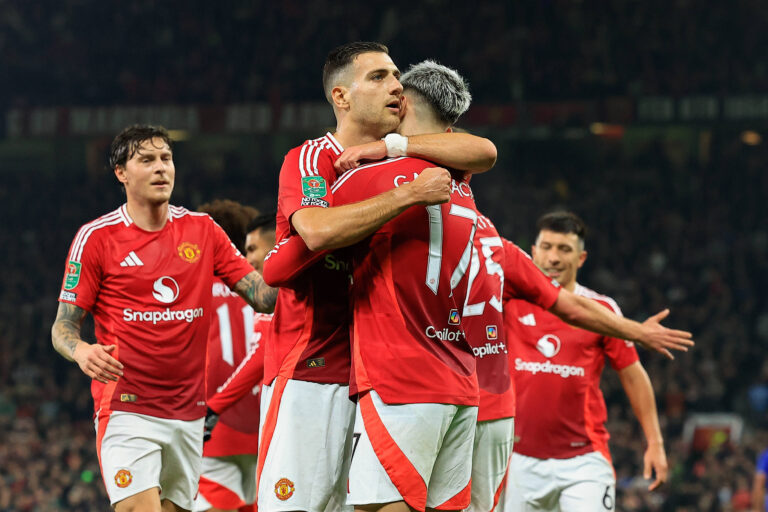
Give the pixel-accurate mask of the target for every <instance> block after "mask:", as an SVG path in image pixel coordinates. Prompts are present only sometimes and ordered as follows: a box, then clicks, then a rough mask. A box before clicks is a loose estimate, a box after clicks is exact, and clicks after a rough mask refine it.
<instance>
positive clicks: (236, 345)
mask: <svg viewBox="0 0 768 512" xmlns="http://www.w3.org/2000/svg"><path fill="white" fill-rule="evenodd" d="M212 292H213V293H212V295H213V299H212V303H211V310H212V311H215V312H216V316H215V317H214V318H213V320H212V321H211V328H210V331H209V335H208V363H207V366H206V391H205V395H206V401H207V402H208V405H210V402H211V398H212V397H213V396H214V395H215V394H216V393H217V392H218V391H219V390H220V389H221V388H222V387H223V386H225V385H226V384H227V383H228V381H229V380H230V377H231V376H232V374H233V373H234V372H236V371H238V370H240V369H241V368H242V367H243V366H244V364H245V360H246V356H249V357H253V354H252V352H255V351H254V349H255V348H256V347H258V346H259V345H260V343H259V342H260V340H261V336H262V333H261V331H256V330H255V326H254V320H255V317H254V311H253V308H251V307H250V306H249V305H248V304H247V303H246V302H245V301H244V300H243V299H242V297H240V296H239V295H238V294H237V293H235V292H233V291H232V290H230V289H229V287H227V285H225V284H224V283H223V282H222V281H221V280H218V279H217V280H216V281H215V282H214V283H213V290H212ZM261 316H271V315H261V314H259V317H261ZM260 323H262V324H263V325H267V326H268V325H269V324H268V323H266V324H264V323H263V322H260ZM259 355H260V356H261V357H262V359H263V350H261V351H260V353H259ZM262 368H263V367H262ZM257 384H258V382H254V384H253V385H252V386H251V387H250V389H248V390H246V391H247V392H246V393H243V395H242V396H241V398H240V399H239V400H237V401H235V402H234V403H232V404H229V407H227V408H226V410H225V409H224V408H223V407H221V408H219V409H216V408H215V407H214V410H216V411H217V412H219V413H220V414H221V416H220V418H219V424H218V425H217V426H216V428H215V429H214V431H213V435H212V436H211V439H210V441H208V442H207V443H205V446H204V448H203V455H205V456H206V457H223V456H226V455H238V454H244V453H253V454H257V453H258V451H257V449H258V440H259V406H260V403H261V397H260V396H259V388H258V387H257ZM222 411H224V412H222ZM225 431H226V434H225V433H224V432H225Z"/></svg>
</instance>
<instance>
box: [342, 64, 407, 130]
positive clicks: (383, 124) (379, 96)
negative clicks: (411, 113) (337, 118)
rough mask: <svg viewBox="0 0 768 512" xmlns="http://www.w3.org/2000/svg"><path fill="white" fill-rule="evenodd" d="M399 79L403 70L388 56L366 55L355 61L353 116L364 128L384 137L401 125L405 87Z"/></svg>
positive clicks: (351, 96) (352, 88) (351, 110)
mask: <svg viewBox="0 0 768 512" xmlns="http://www.w3.org/2000/svg"><path fill="white" fill-rule="evenodd" d="M399 77H400V71H399V70H398V69H397V66H395V63H394V62H392V59H391V58H390V57H389V55H387V54H386V53H381V52H371V53H363V54H361V55H358V56H357V58H356V59H355V63H354V80H353V82H352V84H351V86H350V88H349V102H350V114H351V115H352V116H353V117H354V119H355V120H356V121H357V122H358V123H360V124H361V125H364V126H366V127H375V128H378V131H380V132H381V133H380V136H381V137H383V136H384V135H386V134H387V133H389V132H391V131H393V130H395V129H396V128H397V126H398V125H399V124H400V110H401V98H402V93H403V86H402V85H400V81H399V80H398V78H399Z"/></svg>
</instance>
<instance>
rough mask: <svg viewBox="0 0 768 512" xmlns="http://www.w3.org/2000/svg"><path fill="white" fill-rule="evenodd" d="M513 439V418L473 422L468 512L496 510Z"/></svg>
mask: <svg viewBox="0 0 768 512" xmlns="http://www.w3.org/2000/svg"><path fill="white" fill-rule="evenodd" d="M514 435H515V419H514V418H501V419H498V420H490V421H479V422H477V427H476V431H475V450H474V452H473V453H472V500H471V503H470V505H469V508H468V509H467V510H468V511H469V512H491V511H492V510H493V509H494V508H495V507H496V504H497V503H498V500H499V495H500V494H501V490H502V488H503V484H504V477H505V476H506V474H507V467H508V466H509V457H510V456H511V455H512V446H513V444H514V442H515V441H514Z"/></svg>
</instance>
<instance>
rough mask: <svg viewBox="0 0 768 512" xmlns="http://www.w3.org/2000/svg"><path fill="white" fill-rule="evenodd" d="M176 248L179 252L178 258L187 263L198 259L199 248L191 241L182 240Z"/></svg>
mask: <svg viewBox="0 0 768 512" xmlns="http://www.w3.org/2000/svg"><path fill="white" fill-rule="evenodd" d="M176 250H177V251H178V252H179V258H181V259H183V260H184V261H186V262H187V263H194V262H196V261H197V260H199V259H200V248H199V247H198V246H197V244H193V243H192V242H182V243H181V245H180V246H178V247H177V248H176Z"/></svg>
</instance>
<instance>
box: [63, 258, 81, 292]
mask: <svg viewBox="0 0 768 512" xmlns="http://www.w3.org/2000/svg"><path fill="white" fill-rule="evenodd" d="M81 267H82V266H81V265H80V262H79V261H70V262H69V263H67V275H66V277H65V278H64V289H65V290H72V289H74V288H75V287H76V286H77V283H79V282H80V269H81Z"/></svg>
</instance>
